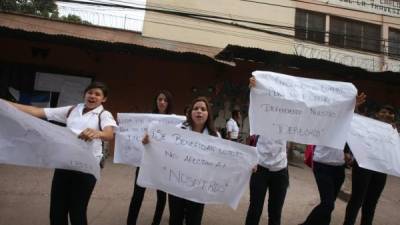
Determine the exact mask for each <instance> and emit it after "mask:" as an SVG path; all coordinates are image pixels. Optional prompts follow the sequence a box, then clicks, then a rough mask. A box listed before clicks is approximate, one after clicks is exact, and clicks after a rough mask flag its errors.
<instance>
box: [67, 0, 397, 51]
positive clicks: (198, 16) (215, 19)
mask: <svg viewBox="0 0 400 225" xmlns="http://www.w3.org/2000/svg"><path fill="white" fill-rule="evenodd" d="M60 1H61V2H70V3H78V4H88V5H95V6H108V7H122V8H133V9H136V10H145V11H152V12H157V13H162V14H169V15H174V16H181V17H188V18H195V19H198V20H203V21H207V22H214V23H219V24H223V25H230V26H234V27H239V28H243V29H248V30H253V31H258V32H263V33H267V34H271V35H277V36H282V37H287V38H295V37H294V35H289V34H282V33H280V32H275V31H269V30H265V29H260V28H255V27H251V26H247V25H243V24H238V23H234V22H225V21H235V22H244V23H250V24H256V25H262V26H267V27H274V28H278V29H282V30H288V31H294V30H298V31H305V32H317V33H321V34H324V35H329V34H330V33H329V32H325V31H314V30H307V29H302V28H300V27H297V28H295V27H290V26H281V25H274V24H266V23H259V22H254V21H247V20H241V19H234V18H225V17H220V16H212V15H211V16H210V15H205V14H197V13H187V12H176V11H169V10H161V9H153V8H145V9H144V8H139V7H135V6H127V5H119V4H108V3H100V2H101V1H96V3H94V2H90V3H89V2H82V1H77V0H60ZM116 2H121V1H118V0H116ZM347 37H349V38H351V37H358V36H351V35H347ZM363 38H364V40H372V41H380V42H382V41H386V40H383V39H376V38H370V37H365V36H364V37H363ZM324 43H325V42H324ZM392 43H393V42H392Z"/></svg>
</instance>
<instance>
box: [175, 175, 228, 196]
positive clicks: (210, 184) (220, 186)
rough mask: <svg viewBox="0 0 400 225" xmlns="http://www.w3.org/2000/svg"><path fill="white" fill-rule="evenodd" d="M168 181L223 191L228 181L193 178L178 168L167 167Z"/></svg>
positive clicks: (208, 190) (212, 190)
mask: <svg viewBox="0 0 400 225" xmlns="http://www.w3.org/2000/svg"><path fill="white" fill-rule="evenodd" d="M169 181H172V182H176V183H177V184H180V185H183V186H185V187H189V188H200V189H201V190H204V191H206V192H211V193H223V192H225V190H226V188H227V187H229V183H228V182H226V183H220V182H217V181H214V180H204V179H201V178H195V177H192V176H190V175H188V174H185V173H183V172H182V171H180V170H178V171H175V170H173V169H169Z"/></svg>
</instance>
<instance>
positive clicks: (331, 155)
mask: <svg viewBox="0 0 400 225" xmlns="http://www.w3.org/2000/svg"><path fill="white" fill-rule="evenodd" d="M366 97H367V96H366V95H365V94H364V93H361V94H360V95H358V96H357V97H356V109H357V107H358V106H359V105H361V104H363V103H364V102H365V99H366ZM348 151H349V146H348V144H347V143H346V145H345V148H344V150H342V149H334V148H330V147H326V146H321V145H317V146H316V147H315V149H314V152H313V159H312V160H313V163H312V169H313V173H314V177H315V182H316V183H317V186H318V191H319V196H320V204H318V205H317V206H315V207H314V209H313V210H312V211H311V212H310V214H309V215H308V216H307V218H306V221H304V222H303V223H302V224H301V225H329V224H330V221H331V214H332V211H333V210H334V208H335V201H336V198H337V196H338V194H339V191H340V189H341V187H342V185H343V182H344V179H345V164H346V161H345V152H348Z"/></svg>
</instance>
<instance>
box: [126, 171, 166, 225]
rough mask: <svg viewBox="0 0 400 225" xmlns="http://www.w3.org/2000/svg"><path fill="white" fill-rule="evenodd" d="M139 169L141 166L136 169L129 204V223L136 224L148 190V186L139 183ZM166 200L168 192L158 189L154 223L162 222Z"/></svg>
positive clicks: (129, 224) (130, 224) (153, 224)
mask: <svg viewBox="0 0 400 225" xmlns="http://www.w3.org/2000/svg"><path fill="white" fill-rule="evenodd" d="M139 169H140V168H139V167H137V169H136V177H135V184H134V186H135V187H134V190H133V195H132V199H131V203H130V205H129V212H128V221H127V224H128V225H136V222H137V219H138V216H139V211H140V207H141V206H142V202H143V197H144V193H145V192H146V188H144V187H140V186H139V185H137V179H138V175H139ZM166 201H167V194H166V193H165V192H163V191H159V190H157V206H156V211H155V212H154V217H153V222H152V225H159V224H160V222H161V219H162V215H163V212H164V209H165V204H166Z"/></svg>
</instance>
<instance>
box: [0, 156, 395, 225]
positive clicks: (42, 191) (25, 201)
mask: <svg viewBox="0 0 400 225" xmlns="http://www.w3.org/2000/svg"><path fill="white" fill-rule="evenodd" d="M289 173H290V187H289V190H288V195H287V198H286V202H285V206H284V211H283V218H282V220H283V221H282V225H297V224H299V223H301V222H302V221H303V220H304V219H305V217H306V216H307V215H308V213H309V212H310V211H311V209H312V208H313V207H314V206H315V205H316V204H317V203H318V201H319V197H318V191H317V189H316V185H315V182H314V178H313V176H312V172H311V170H310V169H309V168H306V167H304V166H303V165H302V163H296V164H291V166H290V167H289ZM52 174H53V171H52V170H48V169H37V168H29V167H20V166H10V165H1V164H0V225H47V224H49V222H48V213H49V193H50V184H51V178H52ZM133 178H134V168H131V167H128V166H124V165H117V164H112V163H111V161H109V162H108V163H107V165H106V168H105V169H104V170H103V171H102V179H101V180H100V181H99V182H98V184H97V185H96V188H95V191H94V193H93V195H92V198H91V201H90V203H89V210H88V219H89V224H90V225H125V224H126V216H127V210H128V205H129V202H130V198H131V195H132V189H133ZM155 199H156V193H155V191H153V190H148V191H147V192H146V195H145V199H144V202H143V205H142V211H141V214H140V218H139V222H138V224H140V225H150V224H151V219H152V217H153V213H154V208H155ZM248 201H249V193H248V191H247V192H246V193H245V194H244V196H243V198H242V199H241V202H240V205H239V207H238V209H237V210H236V211H234V210H232V209H230V208H229V207H228V206H224V205H208V206H206V208H205V212H204V217H203V224H204V225H242V224H244V220H245V216H246V212H247V207H248ZM345 207H346V203H345V202H343V201H342V200H338V201H337V202H336V208H335V211H334V213H333V217H332V223H331V225H341V223H342V221H343V215H344V211H345ZM168 215H169V213H168V208H166V211H165V213H164V217H163V220H162V224H163V225H166V224H168ZM260 224H264V225H265V224H267V220H266V207H265V208H264V214H263V218H262V220H261V222H260ZM398 224H400V179H399V178H394V177H389V179H388V181H387V185H386V188H385V190H384V193H383V196H382V197H381V200H380V202H379V205H378V208H377V211H376V216H375V223H374V225H398Z"/></svg>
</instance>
